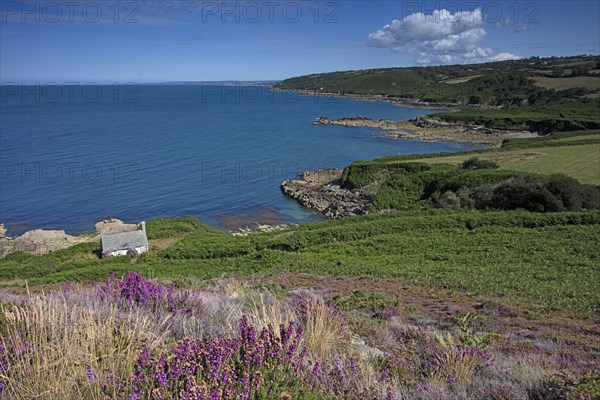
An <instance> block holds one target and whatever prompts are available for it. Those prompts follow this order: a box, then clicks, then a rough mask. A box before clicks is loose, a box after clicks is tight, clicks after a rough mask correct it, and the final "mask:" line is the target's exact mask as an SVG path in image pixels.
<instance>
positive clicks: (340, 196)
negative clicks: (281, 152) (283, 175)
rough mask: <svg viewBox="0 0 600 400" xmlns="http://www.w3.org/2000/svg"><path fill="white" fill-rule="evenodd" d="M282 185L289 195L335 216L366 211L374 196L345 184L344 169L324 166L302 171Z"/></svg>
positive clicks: (335, 217) (327, 215)
mask: <svg viewBox="0 0 600 400" xmlns="http://www.w3.org/2000/svg"><path fill="white" fill-rule="evenodd" d="M300 178H301V179H299V180H288V181H284V182H283V183H282V184H281V190H282V191H283V193H285V194H286V195H288V196H290V197H292V198H294V199H296V200H297V201H298V202H299V203H300V204H302V205H303V206H305V207H308V208H313V209H315V210H317V211H319V212H320V213H321V214H323V215H324V216H326V217H328V218H331V219H339V218H342V217H347V216H352V215H360V214H366V213H367V212H368V207H369V203H370V198H369V197H367V196H365V195H363V194H361V193H358V192H353V191H351V190H348V189H344V188H342V187H341V178H342V170H340V169H321V170H316V171H306V172H303V173H301V174H300Z"/></svg>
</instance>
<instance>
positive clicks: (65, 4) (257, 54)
mask: <svg viewBox="0 0 600 400" xmlns="http://www.w3.org/2000/svg"><path fill="white" fill-rule="evenodd" d="M599 4H600V2H598V1H595V0H593V1H565V2H561V1H535V2H532V1H519V2H518V1H500V2H488V1H448V2H445V1H436V2H425V1H400V0H397V1H351V0H350V1H348V0H342V1H319V2H316V1H286V0H277V1H262V0H261V1H239V2H235V1H227V2H223V1H159V0H148V1H135V2H133V1H120V2H116V1H112V0H108V1H106V0H96V1H87V0H78V1H72V2H70V1H60V0H58V1H50V2H48V1H29V0H28V1H22V0H21V1H9V0H0V5H1V8H0V80H1V81H2V82H4V83H7V82H10V83H13V82H18V83H21V82H26V83H34V82H40V83H48V82H58V83H64V82H98V83H108V82H136V83H144V82H165V81H214V80H270V79H284V78H287V77H291V76H297V75H303V74H308V73H314V72H326V71H339V70H349V69H364V68H374V67H405V66H413V65H437V64H445V63H465V62H482V61H488V60H501V59H510V58H515V57H530V56H552V55H576V54H584V53H585V54H598V53H600V28H599V23H598V20H599V19H600V8H599ZM57 6H58V7H57Z"/></svg>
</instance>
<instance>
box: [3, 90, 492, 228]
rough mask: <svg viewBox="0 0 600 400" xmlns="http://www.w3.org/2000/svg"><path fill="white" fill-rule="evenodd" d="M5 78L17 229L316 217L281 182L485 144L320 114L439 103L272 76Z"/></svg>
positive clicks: (9, 189)
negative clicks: (58, 81)
mask: <svg viewBox="0 0 600 400" xmlns="http://www.w3.org/2000/svg"><path fill="white" fill-rule="evenodd" d="M1 90H2V93H1V95H2V96H1V102H2V104H1V108H0V117H1V126H0V166H1V170H0V173H1V175H0V184H1V190H0V222H3V223H5V224H6V227H7V228H8V232H9V234H10V235H18V234H20V233H22V232H24V231H27V230H30V229H36V228H43V229H65V230H66V231H67V232H69V233H71V234H76V233H82V232H87V231H93V226H94V223H95V222H96V221H98V220H100V219H103V218H107V217H116V218H120V219H123V220H125V221H127V222H137V221H140V220H145V219H150V218H154V217H161V216H179V215H194V216H197V217H199V218H200V219H202V220H203V221H204V222H206V223H209V224H211V225H214V226H217V227H219V228H222V229H232V228H233V227H234V226H235V225H236V219H239V223H238V225H241V226H244V225H249V223H251V222H266V223H269V222H272V223H303V222H309V221H314V220H319V219H322V217H321V216H320V215H318V214H317V213H316V212H313V211H311V210H307V209H304V208H303V207H301V206H300V205H299V204H297V203H296V201H295V200H292V199H289V198H287V197H286V196H285V195H283V194H282V193H281V191H280V189H279V185H280V183H281V181H283V180H286V179H294V178H296V176H297V174H298V172H300V171H304V170H310V169H319V168H332V167H336V168H343V167H344V166H346V165H348V164H349V163H351V162H352V161H354V160H358V159H364V160H366V159H373V158H376V157H380V156H384V155H390V154H414V153H432V152H440V151H447V152H454V151H462V150H469V149H474V148H479V147H481V146H480V145H478V144H471V143H453V142H436V143H427V142H420V141H414V140H397V139H391V138H387V137H382V136H380V135H378V134H377V133H378V131H377V130H374V129H369V128H349V127H343V126H318V125H313V121H314V120H315V119H317V118H319V117H320V116H322V115H325V116H328V117H329V118H342V117H348V116H356V115H360V116H365V117H369V118H373V119H380V118H388V119H395V120H406V119H409V118H413V117H415V116H417V115H423V114H430V113H432V112H434V111H432V110H422V109H416V108H402V107H396V106H393V105H391V104H389V103H384V102H372V101H357V100H352V99H347V98H333V97H319V96H315V97H312V96H297V95H295V94H293V93H287V92H270V91H269V90H268V88H266V87H248V86H206V85H190V84H188V85H142V86H131V87H126V86H93V85H92V86H88V87H85V86H71V87H67V86H63V87H55V88H46V89H44V87H39V88H37V89H36V88H35V87H29V88H23V87H21V88H18V87H9V86H3V87H2V88H1ZM267 217H268V218H267ZM265 218H266V219H267V220H268V221H264V219H265Z"/></svg>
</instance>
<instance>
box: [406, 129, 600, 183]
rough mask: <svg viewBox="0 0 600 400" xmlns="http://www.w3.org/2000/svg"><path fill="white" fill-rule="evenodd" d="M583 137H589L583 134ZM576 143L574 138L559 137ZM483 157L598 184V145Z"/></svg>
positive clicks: (452, 160)
mask: <svg viewBox="0 0 600 400" xmlns="http://www.w3.org/2000/svg"><path fill="white" fill-rule="evenodd" d="M583 138H586V139H587V138H588V137H587V136H583ZM562 140H563V141H571V142H574V141H575V142H576V138H569V139H562ZM470 157H471V156H470V155H466V154H464V155H458V156H445V157H435V158H424V159H418V160H415V161H419V162H425V163H432V164H433V163H449V164H455V165H457V164H460V163H462V162H463V161H465V160H466V159H468V158H470ZM480 158H481V159H483V160H491V161H495V162H497V163H498V164H499V165H500V169H501V170H507V171H519V172H530V173H535V174H543V175H550V174H560V173H562V174H566V175H570V176H572V177H574V178H576V179H578V180H579V181H581V182H583V183H588V184H592V185H600V144H585V145H578V146H564V147H539V148H538V147H536V148H534V149H523V150H509V151H490V152H487V153H484V154H481V155H480Z"/></svg>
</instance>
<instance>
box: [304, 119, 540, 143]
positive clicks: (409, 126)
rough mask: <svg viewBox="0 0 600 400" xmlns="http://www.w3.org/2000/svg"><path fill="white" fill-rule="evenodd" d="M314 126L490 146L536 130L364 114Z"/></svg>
mask: <svg viewBox="0 0 600 400" xmlns="http://www.w3.org/2000/svg"><path fill="white" fill-rule="evenodd" d="M314 124H315V125H341V126H349V127H367V128H377V129H380V130H382V134H383V135H384V136H388V137H392V138H396V139H405V140H406V139H409V140H420V141H424V142H435V141H438V140H445V141H454V142H471V143H482V144H485V145H488V146H492V147H500V146H501V145H502V142H503V141H504V139H508V138H515V137H516V138H524V137H536V136H538V134H537V133H534V132H527V131H514V130H500V129H492V128H488V127H485V126H483V125H473V124H465V123H452V122H446V121H440V120H438V119H435V118H430V117H417V118H415V119H412V120H409V121H392V120H388V119H380V120H378V121H376V120H373V119H371V118H367V117H361V116H356V117H346V118H340V119H329V118H327V117H325V116H323V117H320V118H319V119H317V120H316V121H315V122H314Z"/></svg>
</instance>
